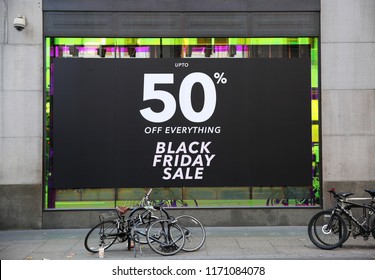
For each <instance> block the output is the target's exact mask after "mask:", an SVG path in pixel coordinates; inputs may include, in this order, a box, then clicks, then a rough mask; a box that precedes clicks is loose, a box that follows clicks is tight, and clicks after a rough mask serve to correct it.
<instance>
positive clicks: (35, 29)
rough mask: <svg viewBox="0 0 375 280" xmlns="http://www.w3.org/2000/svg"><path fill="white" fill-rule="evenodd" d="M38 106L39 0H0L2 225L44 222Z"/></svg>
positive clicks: (27, 225) (40, 74)
mask: <svg viewBox="0 0 375 280" xmlns="http://www.w3.org/2000/svg"><path fill="white" fill-rule="evenodd" d="M18 14H22V15H25V16H26V21H27V26H26V29H25V30H23V31H17V30H16V29H15V28H14V27H13V20H14V18H15V17H16V16H17V15H18ZM42 108H43V45H42V7H41V1H37V0H0V229H2V228H39V227H41V225H42V184H41V182H42V136H43V134H42V131H43V130H42V123H43V115H42V114H43V109H42Z"/></svg>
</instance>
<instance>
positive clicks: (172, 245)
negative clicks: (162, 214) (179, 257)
mask: <svg viewBox="0 0 375 280" xmlns="http://www.w3.org/2000/svg"><path fill="white" fill-rule="evenodd" d="M146 237H147V242H148V245H149V246H150V248H151V249H152V250H153V251H154V252H156V253H158V254H160V255H163V256H171V255H174V254H176V253H178V252H179V251H181V249H182V248H183V247H184V243H185V235H184V232H183V230H182V229H181V227H180V226H179V225H178V224H177V221H175V220H170V219H159V220H156V221H154V222H153V223H152V224H151V225H150V227H149V228H148V230H147V235H146Z"/></svg>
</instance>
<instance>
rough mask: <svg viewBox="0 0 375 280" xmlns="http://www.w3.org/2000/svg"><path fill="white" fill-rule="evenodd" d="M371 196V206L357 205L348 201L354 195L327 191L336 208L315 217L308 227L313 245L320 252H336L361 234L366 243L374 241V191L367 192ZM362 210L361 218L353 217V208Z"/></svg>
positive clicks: (333, 190)
mask: <svg viewBox="0 0 375 280" xmlns="http://www.w3.org/2000/svg"><path fill="white" fill-rule="evenodd" d="M365 191H366V192H367V193H368V194H370V196H371V202H370V203H368V204H363V203H356V202H352V201H350V200H349V197H350V196H351V195H353V193H351V192H343V193H337V192H336V190H335V189H334V188H331V189H330V190H329V191H328V192H329V193H331V194H332V195H333V197H334V199H335V201H336V202H335V206H334V208H333V209H331V210H324V211H321V212H319V213H317V214H315V215H314V216H313V217H312V218H311V220H310V222H309V225H308V235H309V238H310V240H311V242H312V243H314V245H316V246H317V247H319V248H321V249H326V250H330V249H334V248H337V247H339V246H342V244H343V243H345V241H346V240H348V238H349V237H350V235H352V236H353V237H354V238H356V237H357V236H358V235H361V236H362V237H363V238H364V239H365V240H367V239H368V238H369V236H370V235H371V234H372V236H373V237H374V238H375V215H374V213H375V208H374V206H375V190H365ZM353 208H360V209H361V210H362V214H361V215H360V217H359V218H356V217H355V216H354V215H353V212H352V209H353Z"/></svg>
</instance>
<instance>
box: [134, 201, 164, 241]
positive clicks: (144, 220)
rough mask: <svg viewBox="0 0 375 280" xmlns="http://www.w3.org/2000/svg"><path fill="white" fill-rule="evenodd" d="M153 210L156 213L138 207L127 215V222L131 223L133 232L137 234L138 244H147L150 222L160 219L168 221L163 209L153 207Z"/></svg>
mask: <svg viewBox="0 0 375 280" xmlns="http://www.w3.org/2000/svg"><path fill="white" fill-rule="evenodd" d="M155 209H157V210H158V211H155V212H150V211H148V210H146V209H145V208H144V207H138V208H135V209H134V210H133V211H132V212H131V213H130V215H129V220H131V221H133V225H134V227H135V230H136V231H137V233H138V237H139V238H138V242H139V243H140V244H147V238H146V234H147V228H148V227H149V225H150V224H151V222H153V221H155V220H157V219H161V218H167V219H169V214H168V213H167V211H166V210H165V209H164V208H157V207H155Z"/></svg>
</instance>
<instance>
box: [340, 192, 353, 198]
mask: <svg viewBox="0 0 375 280" xmlns="http://www.w3.org/2000/svg"><path fill="white" fill-rule="evenodd" d="M353 194H354V193H352V192H341V193H338V195H339V196H341V197H344V198H346V197H348V196H351V195H353Z"/></svg>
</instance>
